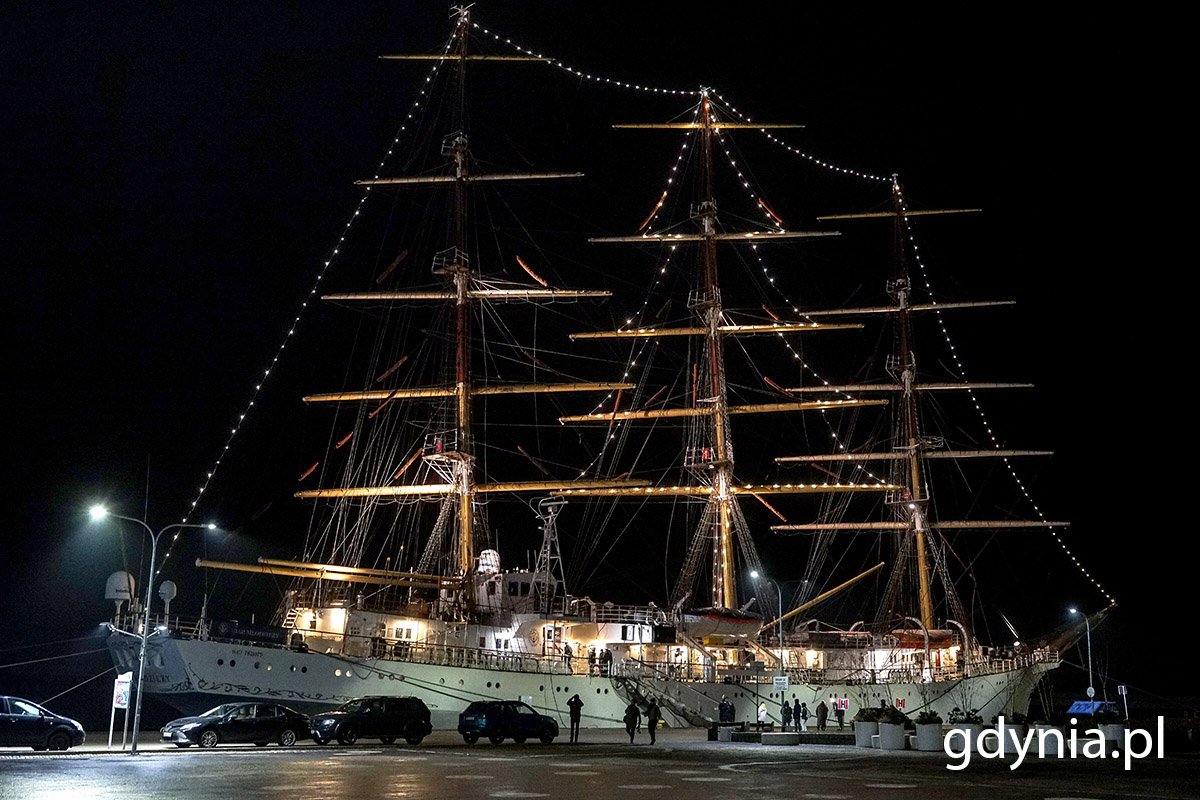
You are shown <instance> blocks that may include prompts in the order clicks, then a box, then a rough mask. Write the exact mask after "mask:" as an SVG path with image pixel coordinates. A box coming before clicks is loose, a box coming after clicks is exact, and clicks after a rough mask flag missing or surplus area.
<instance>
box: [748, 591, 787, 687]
mask: <svg viewBox="0 0 1200 800" xmlns="http://www.w3.org/2000/svg"><path fill="white" fill-rule="evenodd" d="M750 577H751V578H752V579H754V580H756V581H757V580H764V581H766V582H767V583H769V584H771V585H772V586H774V587H775V595H776V596H777V597H778V598H779V617H778V619H779V674H780V675H783V674H784V672H783V592H781V591H780V590H779V584H778V583H776V582H775V581H774V580H772V579H771V578H768V577H767V576H766V575H761V574H759V571H758V570H756V569H752V570H750Z"/></svg>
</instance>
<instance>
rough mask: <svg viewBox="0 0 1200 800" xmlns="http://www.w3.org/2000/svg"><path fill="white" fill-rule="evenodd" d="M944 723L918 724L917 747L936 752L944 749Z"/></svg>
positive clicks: (928, 751) (927, 751)
mask: <svg viewBox="0 0 1200 800" xmlns="http://www.w3.org/2000/svg"><path fill="white" fill-rule="evenodd" d="M942 741H943V736H942V723H940V722H931V723H928V724H925V725H917V749H918V750H922V751H924V752H926V753H936V752H937V751H939V750H941V749H942Z"/></svg>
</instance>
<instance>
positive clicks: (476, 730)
mask: <svg viewBox="0 0 1200 800" xmlns="http://www.w3.org/2000/svg"><path fill="white" fill-rule="evenodd" d="M458 732H459V733H461V734H462V737H463V741H464V742H466V743H467V744H475V743H476V742H478V741H479V737H480V736H486V737H487V739H488V741H489V742H491V743H492V744H500V743H501V742H503V741H504V740H505V739H506V738H508V739H512V740H513V741H514V742H516V743H517V744H521V743H523V742H524V741H525V740H526V739H530V738H537V739H540V740H541V742H542V744H550V743H551V742H553V741H554V739H555V738H556V737H557V736H558V723H557V722H556V721H555V720H554V718H553V717H548V716H546V715H545V714H539V713H538V712H536V711H534V710H533V709H532V708H530V707H529V706H528V705H526V704H525V703H522V702H520V701H517V700H479V701H477V702H474V703H471V705H469V706H467V709H466V710H465V711H463V712H462V713H461V714H459V715H458Z"/></svg>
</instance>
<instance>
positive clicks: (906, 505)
mask: <svg viewBox="0 0 1200 800" xmlns="http://www.w3.org/2000/svg"><path fill="white" fill-rule="evenodd" d="M892 203H893V207H894V209H895V218H894V220H893V223H892V226H893V236H894V247H895V251H896V271H897V276H896V279H895V280H894V281H893V283H892V286H891V290H892V295H893V296H894V297H895V298H896V308H897V311H896V325H897V327H898V328H899V337H898V338H899V347H900V352H899V354H898V356H899V369H900V385H901V387H902V388H901V390H900V420H901V423H900V436H901V437H902V439H903V442H904V450H903V452H904V453H905V454H906V455H907V457H908V458H907V465H906V466H907V467H908V476H907V477H908V492H907V495H908V496H907V497H902V498H901V502H900V503H899V504H898V508H897V511H898V513H899V514H900V515H901V516H902V517H903V518H907V519H910V520H911V521H912V530H913V537H914V543H913V544H914V549H915V550H916V555H917V602H918V605H919V610H920V615H921V624H922V625H924V626H925V629H926V630H932V629H933V627H934V617H933V595H932V592H931V590H930V579H929V560H928V553H927V544H926V523H925V508H926V506H927V502H926V500H927V498H926V496H925V491H924V487H923V486H922V482H921V467H922V459H923V456H924V451H925V445H924V442H923V441H922V439H921V428H920V419H919V417H918V415H917V402H916V394H915V392H914V389H913V386H914V385H915V384H916V379H917V368H916V361H915V356H914V353H913V347H914V342H913V327H912V312H911V311H910V310H909V305H910V304H911V300H912V284H911V279H910V276H909V273H908V259H907V258H906V255H905V253H906V249H905V247H904V227H903V226H904V217H903V213H902V212H903V209H902V207H901V204H900V203H901V198H900V183H899V181H898V180H897V179H896V176H895V175H893V176H892Z"/></svg>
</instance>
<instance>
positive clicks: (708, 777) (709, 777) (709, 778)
mask: <svg viewBox="0 0 1200 800" xmlns="http://www.w3.org/2000/svg"><path fill="white" fill-rule="evenodd" d="M680 780H683V781H731V780H733V778H726V777H724V776H718V775H706V776H704V777H701V778H680Z"/></svg>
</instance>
